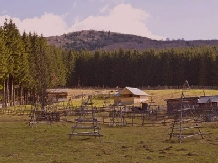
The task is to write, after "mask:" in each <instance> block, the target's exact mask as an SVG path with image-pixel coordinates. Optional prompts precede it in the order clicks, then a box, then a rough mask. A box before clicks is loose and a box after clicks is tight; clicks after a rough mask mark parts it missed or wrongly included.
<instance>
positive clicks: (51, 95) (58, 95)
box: [46, 89, 70, 102]
mask: <svg viewBox="0 0 218 163" xmlns="http://www.w3.org/2000/svg"><path fill="white" fill-rule="evenodd" d="M46 98H47V101H50V102H63V101H67V100H69V99H70V96H69V91H68V89H47V90H46Z"/></svg>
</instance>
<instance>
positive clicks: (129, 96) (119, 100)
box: [114, 87, 149, 105]
mask: <svg viewBox="0 0 218 163" xmlns="http://www.w3.org/2000/svg"><path fill="white" fill-rule="evenodd" d="M148 97H149V95H148V94H147V93H146V92H144V91H142V90H140V89H138V88H132V87H125V88H124V89H123V90H122V91H120V92H119V93H117V94H116V95H114V105H133V104H136V103H141V102H145V101H147V100H148Z"/></svg>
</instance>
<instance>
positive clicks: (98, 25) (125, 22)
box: [68, 4, 163, 39]
mask: <svg viewBox="0 0 218 163" xmlns="http://www.w3.org/2000/svg"><path fill="white" fill-rule="evenodd" d="M147 18H149V15H148V14H147V13H146V12H145V11H143V10H140V9H135V8H133V7H132V6H131V5H130V4H119V5H117V6H115V7H114V8H113V9H112V10H111V12H110V13H109V15H107V16H96V17H94V16H89V17H87V18H86V19H84V20H83V21H80V22H76V23H75V24H74V25H73V26H72V27H71V28H69V29H68V32H72V31H80V30H89V29H93V30H105V31H111V32H119V33H124V34H134V35H139V36H145V37H149V38H152V39H163V37H161V36H157V35H153V34H152V33H151V31H149V29H148V28H147V26H146V22H145V21H146V19H147Z"/></svg>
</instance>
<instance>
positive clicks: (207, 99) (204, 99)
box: [198, 95, 218, 107]
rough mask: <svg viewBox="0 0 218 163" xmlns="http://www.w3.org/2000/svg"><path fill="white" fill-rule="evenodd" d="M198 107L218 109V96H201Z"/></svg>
mask: <svg viewBox="0 0 218 163" xmlns="http://www.w3.org/2000/svg"><path fill="white" fill-rule="evenodd" d="M198 105H199V107H218V95H215V96H200V98H199V100H198Z"/></svg>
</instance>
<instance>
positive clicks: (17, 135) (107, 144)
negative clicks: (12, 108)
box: [0, 90, 218, 163]
mask: <svg viewBox="0 0 218 163" xmlns="http://www.w3.org/2000/svg"><path fill="white" fill-rule="evenodd" d="M146 92H148V93H149V94H152V96H153V99H154V101H155V102H156V103H159V104H164V99H165V97H166V98H177V97H180V96H181V91H180V90H157V91H150V90H149V91H146ZM205 92H206V95H216V94H218V91H216V90H213V91H212V90H206V91H205ZM184 94H185V95H187V96H193V95H196V96H200V95H203V94H202V90H189V91H188V90H187V91H186V92H184ZM155 97H156V98H155ZM74 118H75V117H72V116H69V117H67V119H71V120H73V119H74ZM99 119H101V117H99ZM29 120H30V118H29V117H28V116H27V115H22V116H21V115H20V116H18V115H7V114H0V149H1V152H0V162H1V163H14V162H17V163H30V162H33V163H145V162H151V163H172V162H180V163H189V162H190V163H216V162H218V157H217V155H216V154H217V149H218V122H207V123H206V122H204V123H201V124H200V126H201V127H202V129H201V131H202V132H203V133H204V139H202V138H201V137H200V136H199V135H198V136H194V137H191V138H187V139H183V140H182V143H179V141H178V139H177V138H176V137H173V138H172V139H171V140H169V135H168V133H169V132H170V123H168V124H167V125H166V126H164V125H162V124H155V125H152V124H146V125H144V126H141V125H138V126H131V125H128V126H123V127H121V126H113V127H112V126H109V125H107V124H102V123H100V127H101V134H103V137H102V138H101V139H100V138H94V137H87V136H84V137H82V136H81V137H79V136H77V137H76V136H75V137H74V136H73V137H72V138H71V139H69V137H68V134H69V133H71V127H72V126H73V125H74V123H72V122H71V121H70V122H66V121H61V122H54V123H52V125H51V126H50V125H48V124H45V123H39V124H36V125H34V127H30V126H29Z"/></svg>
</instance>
